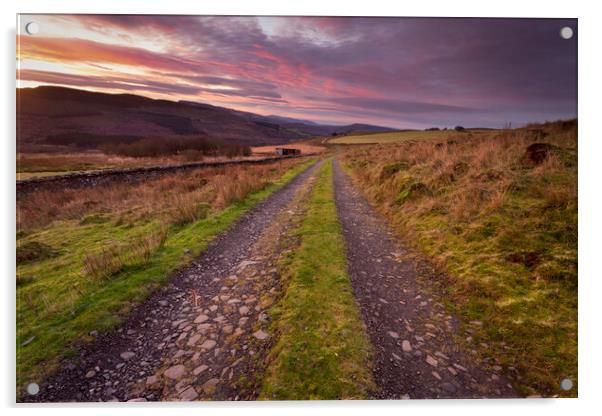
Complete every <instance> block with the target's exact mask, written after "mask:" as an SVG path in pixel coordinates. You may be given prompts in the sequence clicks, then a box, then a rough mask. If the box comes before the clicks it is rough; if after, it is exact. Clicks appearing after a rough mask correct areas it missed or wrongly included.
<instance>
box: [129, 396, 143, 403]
mask: <svg viewBox="0 0 602 416" xmlns="http://www.w3.org/2000/svg"><path fill="white" fill-rule="evenodd" d="M145 401H146V398H145V397H136V398H134V399H130V400H128V402H145Z"/></svg>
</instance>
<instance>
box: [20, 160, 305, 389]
mask: <svg viewBox="0 0 602 416" xmlns="http://www.w3.org/2000/svg"><path fill="white" fill-rule="evenodd" d="M314 163H315V160H312V161H308V162H306V163H303V164H300V165H298V166H295V167H294V168H292V169H290V170H289V171H287V172H286V173H285V174H284V175H283V176H282V177H281V178H280V179H279V180H278V181H276V182H274V183H272V184H271V185H269V186H267V187H265V188H264V189H262V190H260V191H258V192H254V193H252V194H250V195H249V196H247V197H246V198H245V199H244V200H243V201H240V202H237V203H234V204H232V205H230V206H229V207H228V208H226V209H224V210H223V211H220V212H219V213H217V214H214V215H211V216H209V217H207V218H205V219H202V220H199V221H196V222H194V223H192V224H190V225H188V226H185V227H175V228H173V229H171V230H170V232H169V233H168V235H167V238H166V239H165V242H164V243H163V245H162V247H161V248H160V249H159V250H157V251H156V252H155V253H154V254H153V255H152V257H151V258H149V259H148V261H146V262H144V263H141V264H133V265H128V266H126V267H125V268H124V269H123V270H122V271H121V272H120V273H118V274H117V275H115V276H113V277H112V278H111V279H110V280H101V281H94V280H85V279H84V280H82V276H81V272H80V270H79V269H78V267H81V266H77V265H81V261H82V259H83V256H84V255H85V253H86V247H89V246H90V244H93V243H94V242H98V241H102V240H105V239H106V238H108V236H117V235H120V233H123V230H121V229H120V227H115V226H114V225H112V224H110V223H106V222H104V223H99V224H91V225H89V226H87V227H84V228H82V227H77V226H76V225H75V224H77V223H76V222H73V221H62V222H61V224H60V225H59V229H57V230H58V231H57V232H52V231H51V230H46V231H44V232H42V233H41V234H40V235H38V236H37V238H43V237H47V239H48V240H49V242H50V243H52V244H56V243H57V242H55V241H53V240H57V239H58V240H62V241H66V240H69V241H70V240H73V244H71V245H70V250H69V253H67V254H66V255H65V256H63V257H61V258H57V259H51V260H47V261H43V262H40V263H38V264H35V265H33V266H30V265H27V266H26V267H28V268H32V269H31V270H30V271H29V272H30V273H33V274H35V275H38V276H46V278H45V279H42V280H49V279H50V281H49V282H46V281H41V282H37V283H33V284H31V285H27V286H24V287H20V288H18V289H17V386H18V391H20V387H22V386H24V385H25V384H27V383H30V382H34V381H36V382H40V381H41V380H42V379H43V378H44V377H46V376H48V374H50V373H51V372H52V371H53V370H54V369H55V368H56V366H57V364H58V362H59V359H60V358H61V357H62V356H66V355H69V354H72V353H74V352H75V350H76V348H74V345H75V342H82V341H83V342H86V341H90V340H91V339H92V337H91V336H90V335H89V333H90V332H91V331H93V330H96V331H106V330H109V329H111V328H113V327H115V326H116V325H117V324H118V323H119V322H121V319H122V318H123V317H124V316H126V315H127V313H128V312H129V311H130V310H131V309H132V308H133V307H134V306H136V305H138V304H140V303H141V302H143V301H144V300H145V299H146V298H147V297H148V295H149V294H150V293H151V292H153V291H154V290H156V289H157V288H159V287H160V286H161V285H162V284H164V283H165V282H166V281H167V280H168V279H169V277H170V275H171V274H172V273H173V272H174V271H176V270H177V269H179V268H181V267H185V266H186V265H187V264H189V263H190V262H191V261H192V260H193V259H194V258H195V257H197V256H198V255H199V254H200V253H202V252H203V250H205V249H206V248H207V246H208V245H209V243H210V242H211V241H212V240H213V239H214V238H215V237H216V236H218V235H219V234H221V233H223V232H224V231H226V230H227V229H228V228H229V227H230V226H231V225H232V224H233V223H234V222H236V221H237V220H238V219H239V218H240V217H241V216H242V215H243V214H245V213H246V212H247V211H249V210H250V209H252V208H253V207H255V206H256V205H257V204H259V203H260V202H262V201H264V200H265V199H266V198H267V197H268V196H270V195H271V194H273V193H274V192H276V191H278V190H279V189H281V188H282V187H284V186H285V185H286V184H287V183H289V182H290V181H291V180H292V179H293V178H295V177H296V176H297V175H298V174H300V173H301V172H303V171H304V170H306V169H307V168H309V167H310V166H311V165H312V164H314ZM138 228H140V229H139V230H138V231H139V232H153V230H154V229H156V228H157V224H155V223H154V222H150V223H148V224H144V225H142V226H141V227H138ZM50 234H51V235H50ZM65 259H68V260H65ZM67 262H68V264H66V263H67ZM20 269H22V267H19V268H18V270H17V273H18V275H19V274H20V272H21V271H22V270H20ZM39 285H43V286H44V291H43V292H44V293H43V294H40V290H39V287H36V286H39ZM31 293H34V296H33V298H34V299H33V300H32V299H31V298H32V296H31ZM40 296H41V298H40ZM32 302H42V303H43V304H46V306H47V308H48V307H52V313H48V314H44V315H39V314H37V313H36V311H35V308H32V306H31V305H30V304H31V303H32Z"/></svg>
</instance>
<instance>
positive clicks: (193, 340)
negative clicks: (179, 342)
mask: <svg viewBox="0 0 602 416" xmlns="http://www.w3.org/2000/svg"><path fill="white" fill-rule="evenodd" d="M200 339H201V335H200V334H196V335H193V336H191V337H190V339H189V340H188V342H187V343H186V345H188V346H189V347H192V346H193V345H195V344H196V343H197V342H199V340H200Z"/></svg>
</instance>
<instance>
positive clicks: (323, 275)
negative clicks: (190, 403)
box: [260, 160, 374, 400]
mask: <svg viewBox="0 0 602 416" xmlns="http://www.w3.org/2000/svg"><path fill="white" fill-rule="evenodd" d="M307 208H308V210H307V214H306V217H305V218H304V219H303V220H302V222H301V225H300V227H299V229H298V230H297V231H296V233H297V234H298V236H299V237H300V239H301V243H300V246H299V248H298V249H297V250H295V252H294V253H292V254H291V255H290V256H289V257H288V259H287V260H285V264H284V266H283V267H284V270H285V273H284V276H285V278H287V279H288V287H287V289H286V293H285V294H284V297H283V298H282V300H281V301H280V302H279V303H278V304H277V305H276V306H275V307H274V308H272V310H271V311H270V313H271V314H272V315H273V318H274V322H275V323H274V325H273V328H272V329H273V331H274V332H276V333H278V334H279V339H278V342H277V343H276V345H275V346H274V348H273V350H272V351H271V352H270V363H271V364H270V366H269V368H268V370H267V372H266V376H265V379H264V381H263V386H262V390H261V394H260V399H277V400H301V399H306V400H307V399H323V400H332V399H362V398H366V397H367V394H368V391H370V390H371V389H373V388H374V382H373V380H372V372H371V345H370V342H369V339H368V337H367V335H366V330H365V327H364V324H363V322H362V319H361V317H360V314H359V311H358V307H357V304H356V301H355V297H354V295H353V291H352V287H351V282H350V280H349V277H348V275H347V271H346V270H347V264H346V256H345V242H344V239H343V236H342V230H341V225H340V223H339V220H338V217H337V212H336V207H335V203H334V195H333V184H332V161H331V160H329V161H327V162H326V164H325V165H324V167H323V168H322V169H321V171H320V173H319V177H318V181H317V183H316V185H315V188H314V190H313V193H312V195H311V196H310V199H309V201H308V207H307Z"/></svg>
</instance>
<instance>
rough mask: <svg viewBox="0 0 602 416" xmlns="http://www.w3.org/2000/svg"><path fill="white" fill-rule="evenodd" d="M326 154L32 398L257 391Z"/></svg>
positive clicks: (231, 396)
mask: <svg viewBox="0 0 602 416" xmlns="http://www.w3.org/2000/svg"><path fill="white" fill-rule="evenodd" d="M319 165H320V163H318V164H317V165H314V166H313V167H311V168H309V169H308V170H307V171H305V172H303V173H301V174H300V175H298V176H297V177H296V178H295V179H293V180H292V181H291V182H290V183H289V184H288V185H286V186H285V187H284V188H283V189H281V190H280V191H278V192H276V193H274V194H273V195H271V196H270V197H269V198H268V199H267V200H266V201H264V202H263V203H261V204H260V205H259V206H257V207H256V208H255V209H253V210H252V211H251V212H249V213H248V214H247V215H245V216H244V217H243V218H241V219H240V220H239V221H238V222H237V223H236V224H235V225H234V226H233V227H232V228H231V229H230V230H229V231H228V232H226V233H225V234H223V235H221V236H220V237H218V238H217V239H216V240H214V241H213V242H212V244H211V245H210V246H209V247H208V249H207V250H206V251H205V252H204V253H203V254H202V255H201V256H200V257H199V258H198V259H197V260H196V261H195V262H194V263H193V264H192V265H191V266H190V267H188V268H187V269H185V270H183V271H181V272H180V273H179V274H178V275H177V276H174V277H173V278H172V279H171V281H170V283H169V284H168V285H167V286H166V287H165V288H164V289H163V290H160V291H158V292H156V293H155V294H153V295H152V296H151V297H150V298H149V299H148V300H147V301H146V302H145V303H144V304H142V305H140V306H139V307H137V308H135V309H134V311H133V312H132V314H131V315H130V316H129V318H128V319H127V320H126V321H125V322H124V324H123V325H122V326H121V327H119V328H118V329H117V330H115V331H112V332H109V333H106V334H100V335H98V336H97V339H96V341H95V342H94V343H93V344H92V345H90V346H88V347H85V348H84V349H82V351H81V353H80V354H79V355H78V356H76V357H74V358H72V359H69V360H67V361H65V362H64V363H63V365H62V367H61V368H60V370H59V371H58V372H57V373H56V374H55V375H54V376H52V377H50V378H49V379H48V380H47V381H46V382H45V383H43V384H42V385H41V388H40V393H39V394H38V395H36V396H29V397H28V398H26V399H25V400H26V401H30V400H31V401H154V400H183V401H188V400H239V399H245V400H249V399H253V398H255V397H256V391H257V388H258V380H259V378H258V377H259V376H260V374H261V371H262V369H263V368H262V367H263V365H264V362H265V360H264V359H263V358H264V357H265V355H266V354H267V351H268V350H269V347H270V346H271V343H272V337H271V335H270V334H269V332H268V330H267V328H268V324H269V317H268V315H267V314H266V313H265V311H266V310H267V308H269V306H270V305H271V304H272V303H273V302H274V301H275V300H276V298H277V297H278V296H279V294H280V290H281V283H280V279H279V274H278V270H277V268H276V267H275V264H276V262H277V257H278V255H279V254H280V253H282V252H283V251H285V250H287V246H288V245H290V244H292V242H291V241H287V240H286V237H283V236H285V235H286V233H283V232H282V231H283V230H284V229H285V228H286V227H287V226H288V225H289V224H291V223H292V221H293V219H294V218H295V217H296V216H299V215H302V209H303V204H302V200H303V198H304V197H305V196H306V195H307V194H308V192H309V190H310V189H311V185H312V184H313V178H314V176H313V175H314V173H315V172H316V169H317V168H318V166H319Z"/></svg>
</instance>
